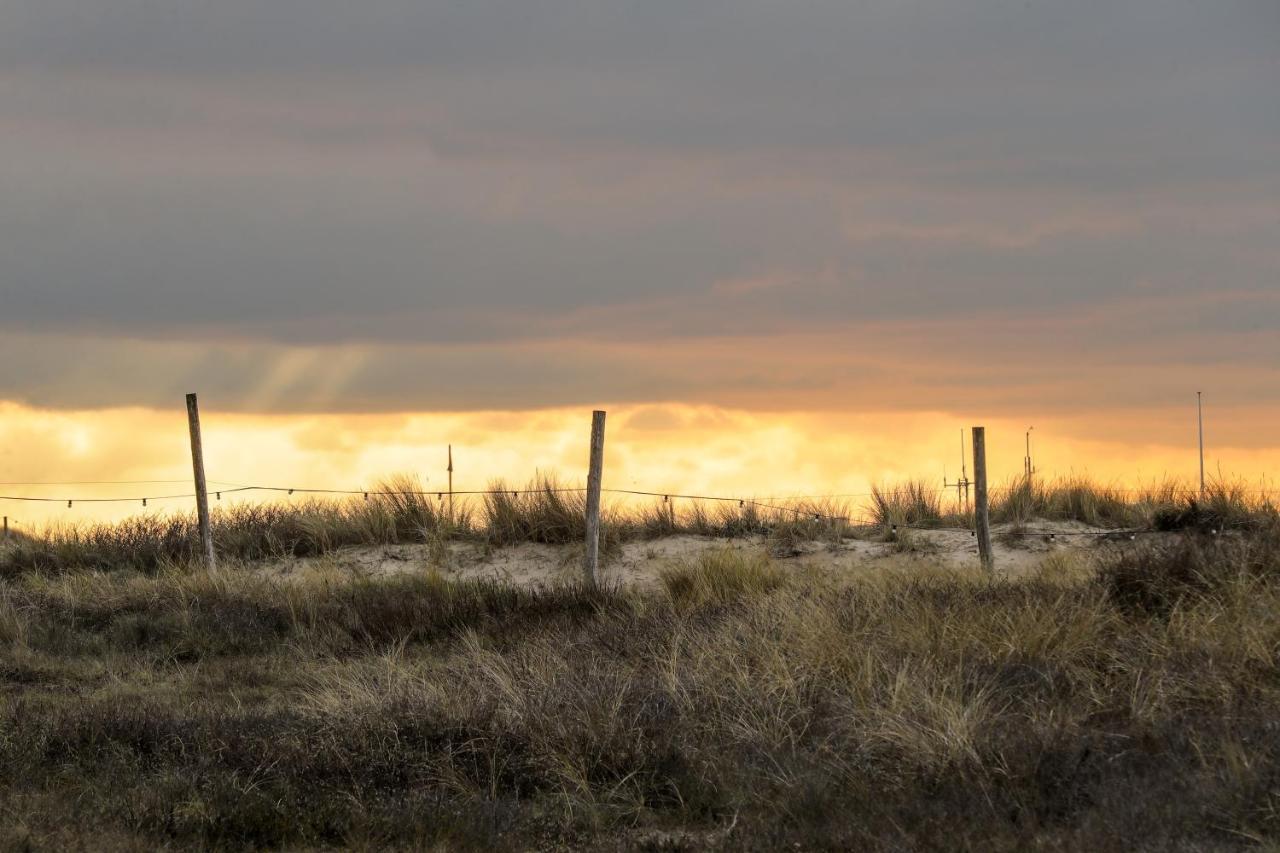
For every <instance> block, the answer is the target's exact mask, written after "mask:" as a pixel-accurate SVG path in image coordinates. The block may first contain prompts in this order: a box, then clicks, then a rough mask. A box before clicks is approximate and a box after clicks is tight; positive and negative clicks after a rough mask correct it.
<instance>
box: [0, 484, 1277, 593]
mask: <svg viewBox="0 0 1280 853" xmlns="http://www.w3.org/2000/svg"><path fill="white" fill-rule="evenodd" d="M868 513H869V518H868V519H865V520H864V518H863V516H864V515H866V514H868ZM602 515H603V519H602V535H603V545H604V549H605V553H606V554H616V553H617V548H618V546H619V545H620V544H621V543H623V542H627V541H633V540H638V539H651V538H657V537H662V536H670V535H698V536H712V537H724V538H732V537H742V536H763V537H766V538H767V539H768V540H769V542H770V546H771V549H772V550H773V552H774V553H775V554H776V555H778V556H786V555H789V554H797V553H801V552H802V551H803V550H804V548H805V547H806V546H807V545H808V543H813V542H828V543H838V542H840V541H841V540H842V539H844V538H848V537H859V536H863V537H865V536H883V537H886V538H888V539H890V540H891V541H893V540H894V536H893V534H892V532H891V531H892V528H893V527H895V526H897V527H922V528H933V527H957V528H967V527H971V526H972V523H973V521H972V513H969V514H961V513H959V512H957V511H955V510H954V509H949V508H948V507H946V506H945V505H944V501H943V499H942V492H941V490H940V489H938V488H935V487H933V486H930V485H929V484H927V483H925V482H923V481H911V482H907V483H904V484H902V485H901V486H898V487H887V486H876V487H875V488H873V490H872V494H871V495H870V500H869V503H868V506H867V507H866V508H862V507H860V506H859V505H857V504H853V503H846V502H842V501H839V500H834V499H833V500H817V501H814V500H800V501H770V502H768V503H756V502H753V501H751V500H743V501H737V500H729V501H711V502H705V501H692V500H687V499H678V498H672V499H670V500H655V501H654V502H652V503H650V504H647V505H646V504H635V503H629V504H625V505H624V504H619V503H617V502H614V501H611V500H609V499H608V498H606V501H605V505H604V507H603V509H602ZM584 516H585V497H584V494H583V492H582V491H581V490H580V489H575V488H568V487H566V486H564V485H563V484H562V483H561V482H560V481H558V480H557V479H556V478H554V477H552V476H540V477H538V478H536V479H535V480H534V481H533V482H531V483H528V484H525V485H524V486H520V487H512V486H510V485H508V484H507V483H505V482H502V481H496V482H494V483H491V484H490V485H489V490H488V494H484V495H481V496H478V497H475V498H462V497H460V498H459V499H457V500H456V501H455V502H454V509H453V513H452V517H451V516H450V512H449V509H448V502H447V501H446V500H445V496H444V495H443V494H439V493H436V494H423V493H422V487H421V486H420V484H419V483H418V482H417V480H415V479H414V478H412V477H395V478H392V479H390V480H388V481H385V482H382V483H379V484H377V485H376V486H374V487H373V488H371V489H370V492H369V494H368V495H367V497H365V496H360V497H355V498H353V499H342V500H282V501H277V502H274V503H264V504H248V503H246V504H235V505H232V506H227V507H218V506H217V505H215V509H214V513H213V532H214V542H215V546H216V549H217V551H218V553H219V555H220V556H221V557H222V558H223V559H230V560H272V559H283V558H288V557H309V556H317V555H321V554H324V553H327V552H329V551H332V550H333V549H335V548H342V547H346V546H356V545H366V546H369V545H388V544H398V543H419V544H422V543H425V544H427V545H430V546H432V547H433V548H436V549H440V550H441V551H443V549H445V548H446V546H447V543H448V542H450V541H471V542H475V543H478V544H481V545H483V546H485V547H503V546H508V545H515V544H519V543H522V542H536V543H544V544H551V545H567V544H571V543H580V542H581V541H582V539H583V536H584V531H585V519H584ZM991 517H992V521H993V522H994V523H996V524H1005V525H1010V526H1013V527H1017V528H1021V527H1025V526H1026V525H1028V524H1030V523H1032V522H1034V521H1036V520H1046V521H1074V522H1079V523H1082V524H1086V525H1090V526H1095V527H1103V528H1141V529H1156V530H1166V531H1172V530H1185V529H1196V530H1202V531H1206V532H1208V531H1212V530H1240V529H1254V528H1258V527H1261V526H1266V525H1268V524H1272V523H1275V521H1276V519H1277V518H1278V517H1280V513H1278V512H1277V509H1276V505H1275V504H1274V503H1273V502H1272V500H1271V499H1270V497H1269V496H1267V495H1260V494H1258V493H1257V492H1256V491H1255V490H1251V489H1248V488H1245V487H1244V486H1243V485H1241V484H1239V483H1231V482H1226V481H1222V482H1214V483H1211V484H1209V488H1208V490H1207V492H1206V494H1205V496H1204V497H1203V498H1202V497H1201V496H1200V495H1199V494H1198V493H1196V492H1194V491H1191V490H1188V489H1186V488H1185V487H1182V486H1180V485H1177V484H1173V483H1165V484H1158V485H1155V486H1152V487H1149V488H1146V489H1141V490H1137V491H1133V490H1124V489H1120V488H1117V487H1111V486H1107V485H1102V484H1098V483H1094V482H1092V481H1088V480H1085V479H1080V478H1067V479H1058V480H1047V479H1041V478H1035V479H1033V480H1032V481H1026V480H1023V479H1019V480H1017V481H1015V482H1013V483H1012V484H1010V485H1008V486H1006V487H1002V488H997V489H993V491H992V509H991ZM197 538H198V537H197V528H196V522H195V518H194V515H193V514H169V515H165V514H152V515H143V516H135V517H133V518H129V519H126V520H124V521H121V522H118V523H114V524H80V525H76V524H67V525H57V526H53V527H51V528H49V529H48V530H45V531H43V532H42V533H40V534H37V535H32V534H31V533H30V532H28V534H27V535H22V536H18V537H15V538H14V540H13V541H12V542H10V543H8V544H7V545H5V546H3V547H0V575H13V574H16V573H23V572H41V573H50V572H52V573H56V572H63V571H74V570H81V569H87V568H91V569H98V570H103V571H117V570H120V571H143V572H160V571H163V570H165V568H166V567H170V566H174V565H180V564H183V563H186V562H188V561H190V560H192V559H194V558H195V556H196V555H197V553H198V543H197ZM908 538H909V534H906V533H905V532H903V535H902V540H903V541H906V539H908Z"/></svg>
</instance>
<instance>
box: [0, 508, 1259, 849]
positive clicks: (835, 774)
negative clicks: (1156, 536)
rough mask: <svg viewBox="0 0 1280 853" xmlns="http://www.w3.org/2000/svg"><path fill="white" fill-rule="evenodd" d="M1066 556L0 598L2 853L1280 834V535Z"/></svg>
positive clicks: (70, 586)
mask: <svg viewBox="0 0 1280 853" xmlns="http://www.w3.org/2000/svg"><path fill="white" fill-rule="evenodd" d="M1063 560H1064V558H1063V557H1062V556H1061V555H1058V556H1055V557H1053V558H1051V559H1050V560H1049V561H1048V562H1046V564H1045V567H1044V569H1043V570H1042V571H1041V572H1040V573H1039V574H1038V575H1036V576H1034V577H1031V578H1028V579H1025V580H1022V581H1018V582H1000V583H992V582H990V581H988V580H986V579H985V578H983V577H981V576H978V575H968V574H963V573H961V574H956V573H954V572H944V571H941V570H938V569H932V568H930V567H928V566H927V565H925V566H921V567H920V568H917V569H915V570H904V571H898V572H889V573H878V574H869V575H861V576H858V577H855V578H850V577H836V576H833V575H829V574H826V573H823V572H821V571H809V572H805V573H800V574H797V573H795V572H794V571H791V570H785V569H783V568H782V566H781V564H778V563H774V562H772V561H771V560H769V559H768V558H758V557H755V558H749V557H744V556H743V555H741V554H739V553H735V552H733V551H730V550H726V551H721V552H710V553H708V554H707V555H705V556H704V557H702V558H701V559H700V560H699V561H697V562H692V563H686V564H678V565H674V566H672V568H671V569H670V571H669V572H668V573H667V574H666V575H665V576H664V579H663V580H664V583H663V585H662V586H661V587H660V588H659V589H657V590H654V591H652V592H649V593H642V592H637V591H627V590H616V589H603V590H592V589H586V588H583V587H578V586H563V587H558V588H555V589H552V590H549V591H534V590H527V589H518V588H514V587H510V586H506V585H503V584H497V583H487V582H456V581H448V580H444V579H441V578H440V577H437V576H434V575H430V574H428V575H422V576H413V577H398V578H385V579H381V580H377V581H368V580H347V581H339V580H337V579H333V578H323V579H320V578H317V579H312V580H306V579H301V580H294V581H292V582H283V581H278V580H277V581H273V580H268V579H266V578H264V577H263V576H261V575H260V574H256V573H254V572H252V571H248V570H242V569H239V568H237V567H235V566H229V567H228V569H227V571H225V572H224V573H222V574H221V575H220V576H218V577H216V578H209V577H207V576H205V575H203V574H200V573H193V572H188V571H181V570H178V569H168V570H165V571H162V572H158V573H152V574H139V573H130V572H115V573H106V574H104V573H98V572H66V573H62V574H59V575H39V574H23V575H20V576H17V577H13V578H9V579H7V580H0V644H3V649H4V655H3V659H2V663H0V680H2V682H3V685H4V694H3V696H4V699H3V703H2V704H0V806H3V809H4V814H5V821H4V822H3V824H4V825H3V828H2V829H0V845H3V846H5V847H9V848H24V847H30V848H36V849H93V850H113V849H121V850H125V849H128V850H133V849H155V848H162V847H167V848H205V849H207V848H239V849H243V848H249V847H252V848H261V847H286V848H307V849H314V848H326V847H344V848H357V849H371V848H392V849H432V848H435V849H475V850H480V849H484V850H493V849H496V850H503V849H521V850H523V849H601V848H604V849H654V850H658V849H662V850H672V849H707V848H712V849H716V848H720V849H755V850H777V849H921V848H929V849H973V850H990V849H1002V850H1014V849H1030V848H1034V849H1048V850H1078V849H1089V850H1102V851H1106V850H1129V849H1135V848H1141V849H1170V848H1175V847H1176V848H1179V849H1203V848H1211V849H1229V848H1236V847H1246V846H1255V845H1258V844H1262V845H1264V846H1266V845H1267V844H1274V843H1275V842H1276V841H1278V840H1280V795H1278V794H1277V793H1276V792H1277V790H1280V739H1278V738H1276V736H1275V732H1274V726H1275V723H1274V721H1275V719H1276V717H1277V713H1278V712H1280V669H1278V663H1277V662H1278V660H1280V658H1278V656H1277V650H1280V618H1277V616H1276V614H1277V613H1280V542H1278V541H1277V539H1276V535H1275V533H1274V532H1272V533H1265V532H1262V533H1251V534H1248V535H1232V536H1226V537H1223V536H1218V537H1212V536H1200V535H1198V534H1191V535H1189V536H1188V538H1187V539H1185V540H1183V541H1181V542H1179V543H1178V544H1176V545H1170V546H1167V547H1166V548H1163V549H1160V548H1158V549H1155V550H1139V551H1125V552H1119V551H1118V552H1116V554H1115V555H1114V556H1109V557H1104V558H1103V560H1102V561H1101V563H1100V565H1099V566H1098V568H1097V569H1096V570H1095V571H1092V572H1090V571H1089V570H1088V569H1087V568H1082V567H1081V566H1079V565H1073V566H1065V565H1063ZM1082 572H1083V574H1082Z"/></svg>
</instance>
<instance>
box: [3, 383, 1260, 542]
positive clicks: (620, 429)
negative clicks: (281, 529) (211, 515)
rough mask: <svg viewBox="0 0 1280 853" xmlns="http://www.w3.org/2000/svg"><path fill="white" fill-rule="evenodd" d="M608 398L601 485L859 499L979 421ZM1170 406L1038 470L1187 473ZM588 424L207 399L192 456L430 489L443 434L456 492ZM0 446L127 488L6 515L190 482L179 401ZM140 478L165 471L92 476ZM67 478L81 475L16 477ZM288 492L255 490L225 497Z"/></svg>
mask: <svg viewBox="0 0 1280 853" xmlns="http://www.w3.org/2000/svg"><path fill="white" fill-rule="evenodd" d="M606 408H607V409H608V411H609V420H608V430H607V442H606V467H605V482H604V484H605V487H606V488H617V489H635V490H641V491H654V492H660V493H681V494H707V495H717V496H736V497H762V496H783V497H786V496H798V495H818V494H823V495H825V494H837V495H851V496H854V497H850V498H849V500H850V502H851V503H853V504H855V505H856V504H858V503H859V498H858V497H857V496H861V495H863V494H864V493H866V492H867V491H868V489H869V488H870V486H871V485H872V484H881V485H892V484H894V483H897V482H902V481H904V480H907V479H917V478H919V479H924V480H927V481H930V482H935V483H937V484H938V485H941V484H942V481H943V476H944V474H945V475H946V477H947V478H949V479H950V480H954V479H956V478H957V476H958V475H959V471H960V433H961V431H962V430H963V431H964V433H965V441H966V444H967V442H968V427H969V426H970V425H971V424H972V423H973V422H974V421H973V420H972V419H964V418H960V417H957V416H955V415H950V414H946V413H937V412H922V413H918V414H906V413H901V412H898V413H894V412H879V413H866V414H848V413H832V412H788V413H767V412H749V411H745V410H733V409H725V408H715V407H709V406H688V405H681V404H654V405H643V406H635V405H630V406H607V407H606ZM1181 414H1182V423H1181V424H1180V425H1179V426H1180V431H1181V432H1182V434H1183V440H1182V441H1181V442H1173V441H1153V440H1148V439H1146V438H1144V434H1143V433H1144V431H1148V432H1149V430H1148V429H1147V425H1144V424H1143V423H1142V421H1141V420H1138V419H1133V420H1125V421H1117V420H1116V419H1111V418H1108V419H1103V420H1099V421H1094V422H1083V421H1071V420H1061V419H1060V420H1052V419H1050V420H1043V421H1040V422H1038V423H1036V424H1035V425H1034V426H1035V429H1034V430H1033V432H1032V440H1033V454H1034V457H1035V464H1036V467H1037V471H1038V472H1039V473H1040V474H1041V475H1042V476H1045V477H1054V476H1063V475H1076V474H1079V475H1087V476H1090V477H1093V478H1095V479H1098V480H1100V481H1102V482H1105V483H1112V484H1117V483H1119V484H1125V485H1130V486H1141V485H1148V484H1150V483H1152V482H1154V481H1157V480H1165V479H1170V478H1174V479H1179V480H1182V481H1184V482H1191V481H1192V479H1193V478H1194V477H1195V475H1196V473H1197V456H1196V446H1195V422H1194V409H1190V410H1187V411H1184V412H1182V413H1181ZM589 424H590V411H589V410H585V409H553V410H542V411H531V412H471V413H456V414H422V413H418V414H413V413H406V414H382V415H288V416H260V415H234V414H231V415H228V414H220V413H218V412H217V411H216V410H215V409H206V410H205V411H204V413H203V425H204V442H205V462H206V466H207V469H208V476H209V478H210V480H211V481H215V482H214V483H213V484H212V485H211V489H214V490H216V489H217V488H218V487H219V486H222V487H224V488H231V487H233V486H236V485H262V486H280V487H286V488H290V487H294V488H304V489H305V488H317V489H352V490H359V489H363V488H368V487H370V486H371V485H373V484H375V483H376V482H377V481H378V479H379V478H382V477H385V476H388V475H391V474H396V473H412V474H415V475H417V476H418V477H419V478H420V480H421V481H422V482H423V483H424V488H425V489H427V490H428V491H437V490H445V489H446V488H447V475H446V472H445V464H446V462H445V460H446V448H447V446H448V445H449V444H452V445H453V455H454V463H455V474H454V486H455V488H456V489H457V490H458V491H469V490H479V489H484V488H487V487H488V485H489V483H490V482H491V481H492V480H494V479H499V478H501V479H503V480H505V481H506V482H507V483H508V484H510V485H512V486H523V485H524V484H525V483H527V482H528V481H529V480H531V479H532V478H533V477H534V475H535V474H537V473H539V472H543V473H554V474H557V475H559V476H560V477H561V478H562V479H563V480H565V481H566V482H567V483H570V484H574V485H577V484H580V483H581V482H582V481H583V479H584V478H585V470H586V462H587V433H588V427H589ZM985 426H986V427H987V433H988V459H989V466H990V469H991V476H992V478H993V480H994V481H995V482H997V483H1000V482H1003V481H1007V480H1009V479H1010V478H1013V477H1015V476H1017V475H1018V474H1020V473H1021V471H1022V465H1023V456H1024V453H1025V450H1024V435H1025V430H1026V428H1027V426H1028V424H1024V423H1020V422H1014V421H1012V420H1008V419H997V420H991V419H988V420H986V421H985ZM1108 429H1109V430H1111V431H1110V432H1108ZM1122 429H1123V430H1124V432H1122V431H1121V430H1122ZM1173 431H1174V430H1173V429H1172V427H1170V429H1169V432H1173ZM1210 435H1212V432H1210ZM0 446H2V447H3V448H4V452H3V456H2V457H0V458H2V459H3V464H4V472H5V475H4V477H3V479H4V481H5V482H6V485H5V486H3V487H2V488H0V493H3V494H5V495H10V496H17V497H50V498H58V499H63V498H101V497H117V496H125V497H133V496H136V497H137V498H139V502H137V503H132V502H131V503H122V504H104V503H81V504H78V505H74V506H73V507H72V508H71V509H68V508H67V507H66V504H65V503H61V502H53V503H32V502H16V501H5V502H4V508H3V512H4V513H5V514H8V515H9V516H10V517H11V519H12V520H13V522H14V523H15V524H16V525H28V526H32V527H38V526H41V525H43V524H45V523H48V522H66V521H84V520H100V519H114V518H121V517H123V516H126V515H132V514H136V513H139V512H142V511H143V508H142V506H141V503H140V498H141V497H142V496H146V495H150V496H155V495H165V494H189V493H190V492H191V485H190V477H191V467H190V455H189V453H190V451H189V445H188V438H187V432H186V416H185V411H184V410H182V409H175V410H173V411H169V412H159V411H154V410H146V409H121V410H106V411H97V412H77V411H56V412H55V411H44V410H36V409H30V408H25V407H20V406H16V405H12V404H6V405H3V406H0ZM1207 461H1208V465H1209V468H1210V473H1211V474H1213V475H1218V474H1219V473H1221V474H1222V475H1225V476H1228V477H1232V478H1243V479H1246V480H1248V481H1249V482H1250V484H1251V485H1253V486H1255V487H1257V488H1269V487H1270V484H1271V483H1273V482H1274V478H1275V477H1276V476H1277V475H1280V450H1276V449H1274V448H1268V447H1254V448H1250V447H1231V446H1226V447H1223V446H1213V445H1211V446H1210V448H1209V450H1208V453H1207ZM966 464H971V463H968V462H967V463H966ZM970 472H972V469H971V468H970ZM147 480H156V481H167V480H172V481H173V482H172V483H125V484H120V485H109V484H100V485H99V484H92V481H147ZM62 482H67V483H85V484H84V485H67V486H62V485H16V484H30V483H62ZM297 497H300V496H297ZM297 497H295V498H289V497H288V496H287V495H279V494H275V493H266V494H258V493H251V494H249V495H244V496H235V497H233V496H232V495H227V496H225V497H224V498H223V500H225V501H227V502H231V501H233V500H281V499H284V500H288V499H297ZM615 500H623V499H622V498H615ZM191 507H192V502H191V501H190V500H184V499H179V500H168V501H156V502H149V504H148V507H147V510H146V511H151V512H165V511H189V510H190V509H191Z"/></svg>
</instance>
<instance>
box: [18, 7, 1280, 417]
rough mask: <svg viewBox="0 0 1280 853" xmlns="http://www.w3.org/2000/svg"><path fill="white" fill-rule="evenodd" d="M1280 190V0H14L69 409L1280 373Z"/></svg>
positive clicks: (1254, 384)
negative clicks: (202, 394)
mask: <svg viewBox="0 0 1280 853" xmlns="http://www.w3.org/2000/svg"><path fill="white" fill-rule="evenodd" d="M1277 199H1280V3H1277V2H1276V1H1275V0H1224V1H1223V2H1214V3H1187V2H1176V3H1175V2H1169V0H1132V1H1131V2H1115V0H1108V2H1101V0H1099V1H1098V2H1090V1H1089V0H1082V2H1071V3H1064V2H1052V3H1050V2H1030V3H1028V2H1023V0H1020V2H1007V3H1006V2H977V0H946V2H914V0H878V2H863V3H854V2H848V0H842V2H835V0H832V2H805V1H804V0H798V1H797V2H778V0H774V2H761V0H694V2H679V3H677V2H667V0H633V1H632V2H618V0H502V1H501V2H487V0H472V2H466V3H461V2H448V3H442V2H418V0H362V2H359V3H353V2H338V0H217V2H193V0H188V1H187V2H183V0H165V2H158V0H92V2H91V0H0V335H3V339H0V357H3V359H4V369H3V370H0V398H9V399H17V400H22V401H25V402H29V403H33V404H36V405H42V406H55V407H60V406H65V407H85V406H99V405H113V404H114V405H118V404H135V403H136V404H144V405H151V404H160V403H171V402H172V398H173V394H174V393H176V392H177V391H179V390H181V389H183V388H187V387H188V386H189V387H200V388H215V389H219V392H220V393H221V394H222V395H223V396H222V401H223V404H224V405H227V406H233V407H239V408H243V409H246V410H254V411H290V410H299V409H310V410H315V409H328V408H334V409H341V408H352V407H354V408H359V409H361V410H366V409H375V410H376V409H403V408H413V407H425V406H430V407H435V408H468V407H472V408H505V407H523V406H537V405H574V404H578V403H591V402H594V401H600V400H627V401H644V400H671V399H683V400H690V401H695V402H717V403H724V404H734V405H748V406H775V407H776V406H795V407H808V406H821V407H831V406H840V405H842V404H843V403H842V401H845V402H847V401H848V399H849V395H851V394H855V393H856V394H857V395H859V401H860V404H862V405H865V404H867V403H868V402H870V403H874V404H878V405H883V406H890V407H912V406H918V407H923V408H929V409H937V408H939V406H942V405H945V406H955V407H961V406H963V405H965V404H966V403H973V402H975V401H977V402H978V403H983V404H989V405H991V406H993V407H1004V408H1005V409H1008V410H1017V409H1019V408H1025V407H1027V406H1039V407H1049V406H1067V407H1070V406H1080V405H1086V404H1088V405H1101V406H1109V405H1110V406H1121V405H1138V404H1146V405H1152V406H1156V405H1159V404H1160V401H1161V400H1163V399H1165V397H1164V395H1166V394H1169V395H1174V396H1176V395H1177V394H1178V393H1179V392H1180V387H1181V385H1183V384H1186V383H1194V382H1200V381H1206V382H1209V383H1212V384H1213V387H1216V388H1219V389H1221V393H1222V394H1223V395H1224V396H1226V397H1227V398H1228V399H1229V400H1230V401H1231V402H1234V403H1236V404H1239V405H1244V404H1248V403H1257V404H1259V405H1269V404H1274V403H1277V402H1280V382H1277V381H1276V380H1277V378H1278V374H1280V370H1278V369H1277V367H1276V365H1277V364H1278V363H1280V362H1278V361H1277V359H1280V333H1278V331H1280V202H1278V201H1277ZM1068 369H1070V370H1071V371H1074V372H1073V373H1070V375H1068ZM433 373H435V374H437V375H436V376H434V377H433ZM1175 378H1176V379H1177V382H1175V381H1173V380H1174V379H1175Z"/></svg>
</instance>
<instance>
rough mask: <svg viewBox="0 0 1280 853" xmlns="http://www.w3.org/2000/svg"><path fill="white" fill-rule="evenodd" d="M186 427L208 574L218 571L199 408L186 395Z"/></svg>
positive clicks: (202, 546)
mask: <svg viewBox="0 0 1280 853" xmlns="http://www.w3.org/2000/svg"><path fill="white" fill-rule="evenodd" d="M187 426H188V427H189V428H190V430H191V468H192V470H193V472H194V474H195V481H196V518H197V519H198V520H199V522H200V551H201V552H202V553H203V554H204V563H205V566H207V567H208V569H209V571H210V572H215V571H217V570H218V563H217V559H216V558H215V557H214V553H213V532H212V530H210V527H209V486H208V483H207V482H205V478H204V445H203V442H202V441H201V439H200V407H199V406H198V405H197V404H196V395H195V394H188V395H187Z"/></svg>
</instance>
